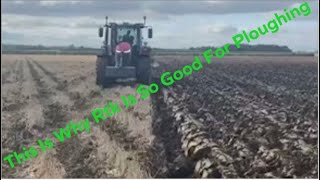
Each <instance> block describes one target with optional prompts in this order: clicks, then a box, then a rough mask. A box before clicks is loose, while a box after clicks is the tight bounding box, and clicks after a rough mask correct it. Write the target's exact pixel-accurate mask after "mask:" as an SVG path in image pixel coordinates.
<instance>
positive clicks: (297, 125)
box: [155, 61, 318, 178]
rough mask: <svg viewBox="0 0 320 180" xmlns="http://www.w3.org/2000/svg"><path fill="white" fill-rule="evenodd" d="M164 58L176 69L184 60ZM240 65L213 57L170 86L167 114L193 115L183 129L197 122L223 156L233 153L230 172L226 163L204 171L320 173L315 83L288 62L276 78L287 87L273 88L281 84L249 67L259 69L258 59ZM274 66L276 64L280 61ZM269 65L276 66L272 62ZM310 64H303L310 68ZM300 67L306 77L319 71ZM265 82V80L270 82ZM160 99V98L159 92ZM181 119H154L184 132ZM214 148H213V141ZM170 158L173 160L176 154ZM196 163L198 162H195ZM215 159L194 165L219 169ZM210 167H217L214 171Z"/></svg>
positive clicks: (262, 174)
mask: <svg viewBox="0 0 320 180" xmlns="http://www.w3.org/2000/svg"><path fill="white" fill-rule="evenodd" d="M170 63H172V62H170ZM160 64H161V67H166V69H165V70H163V71H162V72H165V71H174V70H176V68H177V67H182V66H183V62H182V61H181V62H179V61H176V62H173V63H172V64H171V66H166V65H164V64H166V62H164V63H160ZM243 64H245V63H243ZM237 66H238V64H237V63H235V64H231V63H227V62H226V63H222V62H217V63H216V62H215V63H213V64H212V65H210V66H209V67H206V68H204V69H202V70H201V71H202V72H194V74H192V75H191V76H190V77H187V76H186V77H185V79H183V80H181V81H176V82H175V84H174V85H172V88H169V90H168V92H169V93H168V94H171V95H170V97H171V100H170V98H169V100H167V101H168V102H171V105H170V103H169V104H167V105H168V106H172V108H171V109H172V110H171V111H172V112H169V113H167V114H169V117H164V118H169V119H175V120H176V121H177V122H181V121H185V119H187V121H191V122H192V123H186V124H185V125H184V126H183V127H184V129H187V128H190V127H192V126H193V125H190V124H196V123H198V126H200V127H202V129H203V132H204V133H202V131H200V132H201V133H200V132H199V135H198V134H197V133H196V134H197V135H194V136H199V137H201V136H206V137H208V139H209V140H208V141H209V142H214V143H215V144H217V145H216V146H215V147H217V148H219V147H221V149H222V152H223V153H225V154H226V156H225V157H229V159H228V158H225V159H228V162H229V164H232V168H231V169H232V170H230V167H229V169H228V171H227V172H232V173H230V174H227V173H223V170H222V169H224V168H221V167H220V170H217V171H215V170H210V171H206V172H205V173H203V174H205V176H213V177H218V174H217V173H216V172H219V173H220V174H221V176H225V177H228V176H229V175H230V177H232V176H231V175H234V176H236V177H255V178H257V177H259V178H260V177H264V178H270V177H271V178H275V177H295V178H296V177H316V176H317V173H318V171H317V156H318V153H317V148H318V147H317V137H318V136H317V133H318V130H317V124H318V122H317V121H316V119H317V106H318V104H317V103H313V101H314V98H315V97H316V96H317V95H316V93H315V92H314V91H313V89H314V88H315V86H314V85H315V84H314V83H312V82H310V81H307V82H305V81H303V79H299V78H296V76H295V75H294V73H291V72H290V71H291V70H292V69H294V66H293V67H292V66H290V65H289V66H288V67H287V68H288V69H289V70H287V69H286V67H285V66H283V67H282V69H281V71H284V72H283V73H278V74H279V75H277V76H276V78H275V79H281V81H283V80H284V79H286V81H288V82H289V83H286V84H285V85H286V87H284V88H280V87H279V88H276V89H275V90H274V91H272V90H271V89H269V88H270V87H277V86H278V84H277V83H273V81H274V80H272V81H257V80H255V77H254V76H253V75H252V74H253V73H252V72H254V73H256V72H255V71H249V70H248V69H250V68H252V69H255V68H254V67H255V65H254V64H249V65H248V64H245V66H244V67H242V69H241V68H239V70H237ZM273 66H277V64H274V65H273ZM249 67H250V68H249ZM269 67H270V68H272V66H269ZM312 67H313V66H308V67H305V68H306V69H307V68H309V69H310V68H311V69H312ZM246 68H247V69H246ZM290 68H291V69H290ZM275 69H277V68H275ZM297 70H298V69H297ZM287 71H289V72H290V73H287ZM298 71H299V72H300V73H302V74H304V76H305V75H306V74H307V76H308V77H309V78H307V79H310V77H312V76H315V74H312V73H311V74H310V73H309V74H308V73H306V72H304V71H305V70H298ZM250 73H252V74H250ZM264 73H270V74H269V75H266V77H272V76H275V75H273V74H272V71H266V72H264ZM237 77H238V78H237ZM244 77H245V78H244ZM293 79H294V80H293ZM297 81H298V82H299V81H300V83H299V85H297V86H295V83H291V82H297ZM264 82H267V83H268V85H267V84H266V83H264ZM303 83H305V85H306V86H308V87H310V88H309V91H308V93H307V92H305V93H306V95H303V94H302V93H301V92H302V91H300V90H299V89H302V87H303V86H300V85H301V84H303ZM287 89H293V90H287ZM176 95H178V96H176ZM159 99H160V100H161V98H159ZM165 99H166V98H165ZM167 99H168V98H167ZM309 99H311V100H309ZM312 99H313V100H312ZM304 101H306V102H304ZM175 102H183V104H181V105H177V104H175ZM165 104H166V103H165ZM178 104H179V103H178ZM160 106H161V107H164V106H163V105H160ZM306 108H309V109H308V110H307V109H306ZM175 109H178V110H175ZM165 110H168V109H167V108H164V109H162V110H161V108H158V109H157V110H156V111H160V112H161V113H158V114H159V115H160V116H161V114H162V113H163V114H164V111H165ZM169 111H170V110H169ZM189 114H191V115H189ZM155 119H156V118H155ZM156 122H157V121H156ZM177 122H171V123H170V122H167V121H166V120H162V122H160V123H156V124H158V125H157V126H161V125H164V124H166V123H169V125H167V124H166V126H172V128H173V129H172V130H171V129H170V128H167V129H168V130H167V131H166V132H171V131H175V130H177V131H178V130H180V133H177V135H179V134H180V135H181V132H182V129H183V128H179V126H181V125H179V123H177ZM193 122H196V123H193ZM199 123H200V124H202V125H199ZM159 124H160V125H159ZM155 128H156V127H155ZM195 129H196V128H195ZM194 131H196V130H194ZM190 132H192V130H190V131H185V133H182V135H181V139H183V138H184V139H185V137H187V136H188V135H189V137H193V136H191V135H190V134H189V133H190ZM158 133H159V132H158ZM160 134H161V133H160ZM204 134H206V135H204ZM176 139H179V138H175V140H174V141H175V142H177V140H176ZM185 140H186V139H185ZM160 141H161V140H160ZM204 141H206V140H204ZM182 142H183V141H182ZM186 142H188V141H186ZM206 142H207V141H206ZM198 143H199V145H198V146H199V147H198V149H201V148H200V147H203V146H202V144H203V143H201V141H199V142H198ZM185 144H186V145H184V146H183V143H181V144H179V146H181V147H188V146H187V144H188V143H185ZM195 144H196V143H195ZM209 144H210V143H209ZM168 148H169V147H167V149H168ZM176 148H177V147H176ZM208 149H210V148H208ZM211 149H214V148H212V147H211ZM181 150H182V151H183V148H182V149H179V148H177V149H176V151H181ZM215 154H219V153H215ZM174 156H176V157H177V156H178V155H177V154H175V155H174ZM167 159H170V158H167ZM169 161H170V160H169ZM171 162H172V163H173V162H174V160H171ZM209 162H211V163H209ZM167 164H170V163H167ZM194 164H197V163H195V162H194V163H193V165H194ZM212 164H215V165H212ZM216 164H219V159H217V158H216V159H214V158H212V159H210V158H209V159H206V160H202V161H199V163H198V165H194V166H195V168H194V170H199V168H200V167H202V166H201V165H203V166H205V167H208V166H211V165H212V167H215V168H216V169H219V166H217V165H216ZM222 164H223V163H222ZM165 167H168V166H165ZM200 169H201V168H200ZM204 169H207V170H208V169H210V168H204ZM185 172H186V171H185ZM212 172H214V173H213V174H211V173H212ZM189 174H190V173H189ZM193 175H198V176H203V175H202V174H201V173H197V172H193Z"/></svg>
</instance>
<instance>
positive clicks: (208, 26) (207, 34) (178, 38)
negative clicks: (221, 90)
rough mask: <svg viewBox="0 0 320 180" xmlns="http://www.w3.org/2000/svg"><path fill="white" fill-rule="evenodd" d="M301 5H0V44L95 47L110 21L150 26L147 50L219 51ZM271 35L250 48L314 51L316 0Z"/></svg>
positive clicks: (210, 3) (262, 1)
mask: <svg viewBox="0 0 320 180" xmlns="http://www.w3.org/2000/svg"><path fill="white" fill-rule="evenodd" d="M302 2H304V1H284V0H283V1H281V0H277V1H267V0H260V1H257V0H256V1H147V0H145V1H102V0H100V1H71V0H70V1H48V0H47V1H40V0H39V1H29V0H26V1H14V0H10V1H9V0H7V1H3V0H2V5H3V6H2V22H1V23H2V24H1V29H2V41H3V43H5V44H33V45H38V44H42V45H70V44H74V45H76V46H81V45H82V46H89V47H100V46H101V44H102V39H100V38H99V37H98V27H99V26H100V25H102V24H104V22H105V16H106V15H108V16H109V20H110V21H117V22H121V21H128V22H143V19H142V17H143V15H146V16H147V24H148V25H151V26H152V27H153V32H154V33H153V35H154V36H153V39H151V40H148V42H149V44H150V45H151V46H152V47H162V48H189V47H192V46H193V47H194V46H207V45H211V46H212V45H213V46H221V45H224V44H225V43H231V42H232V39H231V37H232V36H233V35H235V34H236V33H237V32H241V31H242V30H252V29H254V28H257V27H258V26H260V25H262V24H264V23H267V22H268V21H269V20H271V19H273V16H274V13H275V12H280V13H283V9H284V8H287V9H288V10H289V9H291V8H292V7H295V6H297V5H298V4H300V3H302ZM307 2H308V3H309V5H310V7H311V9H312V11H311V14H310V15H309V16H308V17H304V16H300V17H298V18H296V19H295V20H293V21H290V22H289V23H286V24H285V25H284V26H281V27H280V30H279V32H278V33H276V34H268V35H266V36H264V37H262V38H259V39H258V40H256V41H253V42H251V43H250V44H278V45H287V46H289V48H291V49H293V50H295V51H300V50H301V51H314V50H316V49H318V45H317V44H318V40H317V39H318V32H319V28H318V13H319V11H318V6H319V3H318V1H312V0H311V1H310V0H309V1H307Z"/></svg>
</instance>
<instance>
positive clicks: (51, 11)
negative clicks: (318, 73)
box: [3, 1, 318, 18]
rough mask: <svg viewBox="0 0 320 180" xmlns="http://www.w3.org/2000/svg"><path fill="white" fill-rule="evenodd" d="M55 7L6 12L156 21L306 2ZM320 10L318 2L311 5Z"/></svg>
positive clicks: (9, 6) (33, 4)
mask: <svg viewBox="0 0 320 180" xmlns="http://www.w3.org/2000/svg"><path fill="white" fill-rule="evenodd" d="M70 2H78V1H69V3H53V4H52V5H48V6H43V5H41V4H40V2H39V1H28V2H25V3H23V4H17V3H14V2H9V1H4V2H3V5H4V6H3V7H5V8H3V12H4V13H12V14H26V15H41V16H66V17H67V16H79V15H81V16H94V17H103V16H105V15H107V14H108V15H110V16H114V17H116V16H120V17H124V16H126V15H130V14H131V15H136V14H139V13H151V14H154V15H155V14H156V15H157V16H156V18H160V17H166V16H168V15H185V14H232V13H256V12H270V11H276V10H282V9H283V8H286V7H290V6H292V5H293V4H295V3H301V2H302V1H276V2H275V1H211V2H210V1H92V2H90V3H85V2H83V3H70ZM309 2H311V3H312V5H313V6H314V7H313V9H315V10H317V6H318V2H317V1H309Z"/></svg>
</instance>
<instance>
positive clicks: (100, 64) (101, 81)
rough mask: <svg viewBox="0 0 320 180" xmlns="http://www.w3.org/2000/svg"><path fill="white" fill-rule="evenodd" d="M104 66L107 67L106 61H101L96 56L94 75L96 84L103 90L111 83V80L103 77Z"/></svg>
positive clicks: (101, 59) (100, 58)
mask: <svg viewBox="0 0 320 180" xmlns="http://www.w3.org/2000/svg"><path fill="white" fill-rule="evenodd" d="M106 66H107V59H103V58H102V57H99V56H98V57H97V61H96V73H97V77H96V84H97V85H100V86H102V87H104V88H105V87H108V86H110V85H111V84H112V82H113V80H112V79H109V78H106V77H105V74H106V72H105V71H106Z"/></svg>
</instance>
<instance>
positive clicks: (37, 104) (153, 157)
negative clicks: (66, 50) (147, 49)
mask: <svg viewBox="0 0 320 180" xmlns="http://www.w3.org/2000/svg"><path fill="white" fill-rule="evenodd" d="M154 59H155V62H157V63H158V64H159V66H158V67H157V68H155V69H154V72H153V77H154V81H155V82H158V83H160V82H159V76H160V75H161V74H162V73H163V72H165V71H172V72H173V71H174V70H176V69H180V68H181V67H183V65H185V64H190V63H191V61H192V60H193V58H192V56H156V57H154ZM1 63H2V66H1V71H2V74H1V76H2V88H1V90H2V96H1V98H2V99H1V103H2V106H1V108H2V116H1V127H2V137H1V143H2V157H4V156H6V155H8V154H9V153H12V152H13V151H21V148H22V147H29V146H32V145H35V144H36V142H37V140H38V139H44V138H47V137H53V135H52V132H53V131H57V130H58V128H61V127H64V126H65V125H66V124H67V123H69V122H70V121H75V122H76V121H78V120H83V119H85V118H86V117H90V116H91V110H93V109H95V108H97V107H103V106H104V105H105V104H106V103H107V102H108V101H109V100H112V101H118V102H120V101H121V98H120V97H121V95H129V94H136V88H137V87H138V85H137V84H135V83H121V84H116V85H114V86H112V87H111V88H108V89H101V87H99V86H97V85H96V84H95V78H96V76H95V57H94V56H62V55H57V56H54V55H52V56H49V55H3V56H2V62H1ZM317 64H318V63H317V59H316V58H315V57H295V56H288V57H286V56H275V57H265V56H264V57H259V56H248V57H246V56H241V57H237V56H230V57H226V58H223V59H219V60H215V61H214V62H213V63H212V64H210V65H205V66H204V68H203V69H202V70H200V71H197V72H195V73H193V74H192V75H191V76H188V77H186V78H184V79H183V80H181V81H178V82H176V83H175V84H174V85H173V86H170V87H168V88H161V91H160V92H159V93H157V94H155V95H153V96H152V98H150V99H147V100H141V99H139V101H138V103H137V104H136V105H135V106H134V108H130V109H128V110H124V111H123V112H121V113H119V114H117V115H116V116H115V117H113V118H112V119H110V120H108V121H106V122H104V123H102V124H94V123H91V132H90V133H86V132H83V133H81V134H79V135H77V136H75V137H72V138H71V139H68V140H67V141H66V142H64V143H59V142H55V143H54V144H55V147H54V148H53V149H51V150H49V151H47V152H45V153H44V152H40V153H39V155H38V156H37V157H36V158H33V159H31V160H30V161H27V162H25V163H23V164H21V165H18V166H17V167H16V168H15V169H11V168H10V166H9V165H8V164H7V163H4V162H3V161H2V174H3V177H7V178H10V177H20V178H62V177H66V178H71V177H72V178H110V177H115V178H117V177H122V178H148V177H149V178H150V177H180V178H184V177H216V178H217V177H300V178H303V177H306V178H311V177H317V176H318V170H317V169H318V168H317V165H318V146H317V140H318V92H317V88H318V75H317V72H318V69H317ZM120 104H121V103H120ZM122 109H125V108H124V107H123V108H122ZM52 139H54V138H52Z"/></svg>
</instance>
